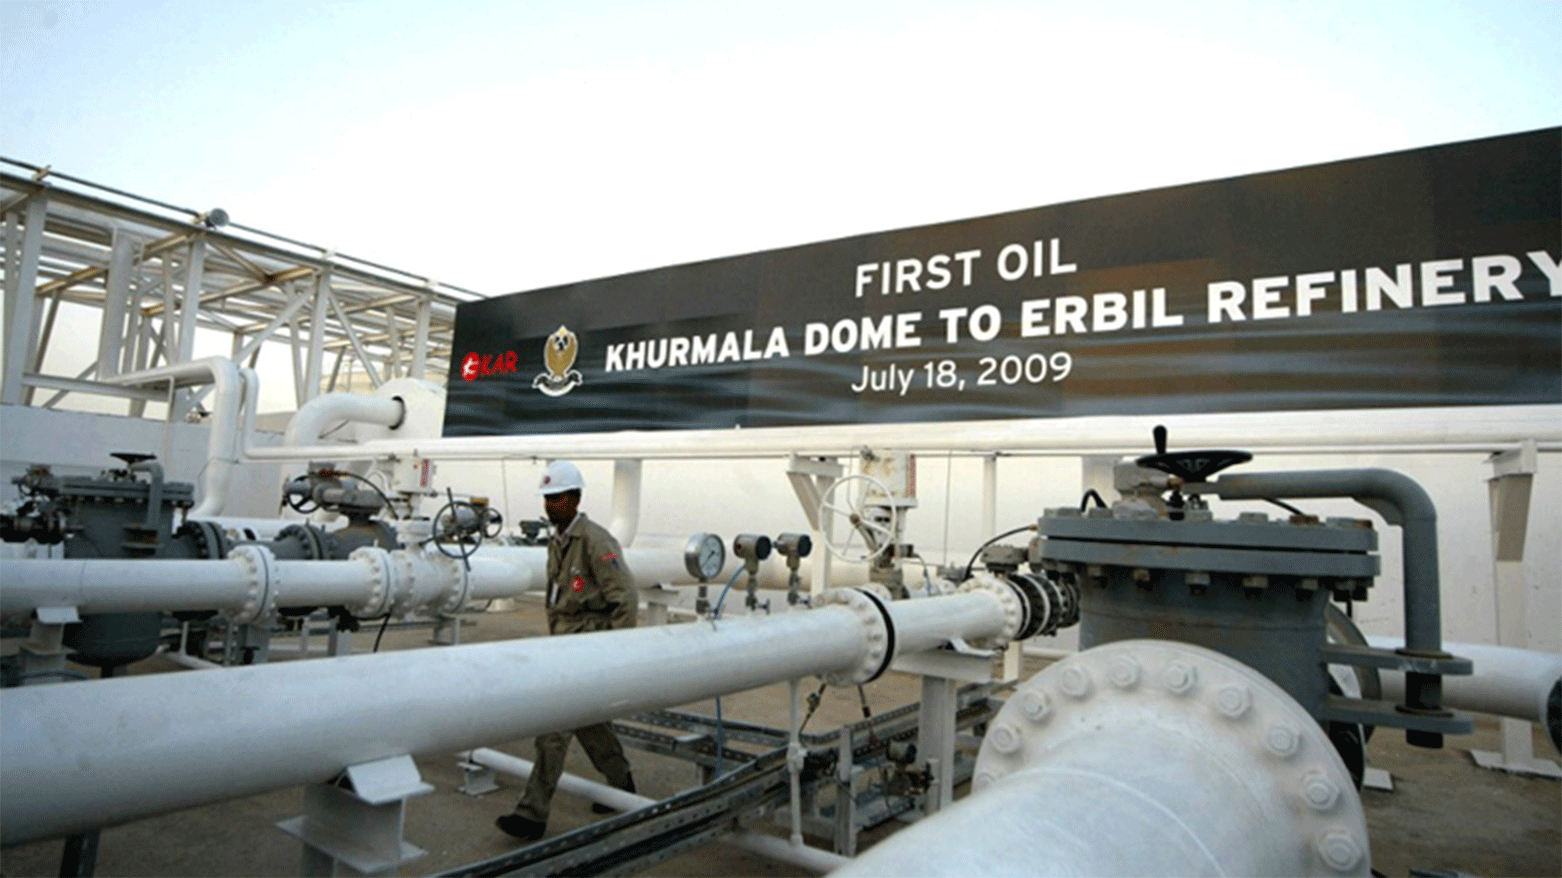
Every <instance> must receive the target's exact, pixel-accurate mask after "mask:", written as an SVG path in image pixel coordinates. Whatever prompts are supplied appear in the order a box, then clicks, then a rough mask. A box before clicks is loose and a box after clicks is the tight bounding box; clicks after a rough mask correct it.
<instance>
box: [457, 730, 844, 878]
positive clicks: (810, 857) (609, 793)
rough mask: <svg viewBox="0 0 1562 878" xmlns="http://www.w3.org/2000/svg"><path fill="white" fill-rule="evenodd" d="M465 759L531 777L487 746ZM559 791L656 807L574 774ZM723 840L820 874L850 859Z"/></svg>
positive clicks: (752, 837) (750, 840)
mask: <svg viewBox="0 0 1562 878" xmlns="http://www.w3.org/2000/svg"><path fill="white" fill-rule="evenodd" d="M467 758H469V759H470V760H471V761H472V762H475V763H477V764H478V765H485V766H487V767H489V768H492V769H493V770H495V771H502V772H504V773H506V774H513V775H515V776H516V777H519V778H521V779H522V780H525V779H526V778H528V777H531V773H532V769H533V767H534V766H533V763H532V762H531V761H530V760H526V759H522V758H520V757H518V756H511V755H510V754H508V753H501V752H499V751H498V750H490V749H488V748H486V747H484V748H480V749H477V750H473V751H472V752H471V753H470V754H468V757H467ZM559 789H561V790H564V791H565V792H567V793H570V794H572V795H576V796H580V797H581V798H584V799H590V800H591V801H593V802H600V803H602V804H604V805H607V806H609V807H612V808H617V809H618V810H620V811H635V810H639V809H640V808H647V807H650V806H651V805H655V804H656V800H655V799H652V798H648V797H646V796H641V795H636V794H635V793H626V792H624V791H623V790H620V789H615V788H613V787H610V786H608V785H607V784H600V783H596V782H594V781H590V780H587V779H586V778H583V777H580V776H579V775H574V774H567V773H566V774H564V775H563V776H561V777H560V778H559ZM723 840H724V841H727V842H730V843H731V844H734V845H737V846H738V847H741V848H743V849H745V850H748V851H752V852H754V853H756V854H760V855H761V856H766V857H770V858H771V859H773V860H779V861H781V862H784V863H790V864H792V865H794V866H798V867H800V868H803V869H808V870H810V871H813V872H818V873H821V874H823V873H825V872H828V871H830V870H831V869H838V868H840V867H841V866H844V865H846V864H847V863H849V862H851V859H850V858H848V857H843V856H841V855H839V854H832V853H830V852H829V851H822V850H819V849H818V848H812V847H808V846H807V845H803V844H788V843H787V842H786V841H785V840H783V839H779V838H776V837H775V836H773V835H766V834H764V833H762V832H754V831H752V830H739V831H737V832H735V833H733V834H731V835H729V836H726V837H725V838H724V839H723Z"/></svg>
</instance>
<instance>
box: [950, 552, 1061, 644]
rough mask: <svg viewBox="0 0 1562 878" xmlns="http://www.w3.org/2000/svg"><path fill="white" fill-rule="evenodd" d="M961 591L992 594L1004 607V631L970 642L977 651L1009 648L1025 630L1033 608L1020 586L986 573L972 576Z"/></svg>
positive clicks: (982, 572) (961, 587)
mask: <svg viewBox="0 0 1562 878" xmlns="http://www.w3.org/2000/svg"><path fill="white" fill-rule="evenodd" d="M960 591H962V592H969V591H989V592H992V593H993V594H994V595H997V597H998V603H999V605H1000V606H1001V607H1003V630H1002V631H1000V632H998V633H997V634H995V635H993V636H992V637H987V638H982V639H980V640H972V641H970V644H971V645H972V646H974V647H976V648H977V649H1002V648H1004V647H1005V646H1008V645H1009V642H1010V641H1012V640H1014V638H1015V635H1017V634H1019V633H1020V632H1021V631H1022V630H1024V628H1025V625H1026V622H1027V620H1028V619H1029V618H1030V614H1031V613H1032V608H1031V607H1030V605H1029V603H1028V601H1026V600H1025V599H1024V597H1023V595H1022V593H1021V592H1020V587H1019V586H1017V585H1015V584H1013V583H1011V582H1009V581H1008V580H1006V579H1000V578H998V577H997V576H994V575H993V574H991V573H988V572H986V571H981V572H978V573H976V574H974V575H972V577H971V578H970V579H967V580H966V581H965V584H964V585H962V586H960ZM1040 609H1041V608H1040V607H1037V608H1035V610H1036V611H1040Z"/></svg>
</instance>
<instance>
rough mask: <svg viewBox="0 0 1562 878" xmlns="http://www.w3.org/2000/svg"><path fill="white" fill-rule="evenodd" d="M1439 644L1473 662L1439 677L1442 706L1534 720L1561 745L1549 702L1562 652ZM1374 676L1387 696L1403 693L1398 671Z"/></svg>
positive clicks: (1389, 642) (1561, 672) (1385, 644)
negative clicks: (1461, 671) (1468, 668)
mask: <svg viewBox="0 0 1562 878" xmlns="http://www.w3.org/2000/svg"><path fill="white" fill-rule="evenodd" d="M1367 642H1368V643H1370V644H1371V645H1373V646H1375V647H1378V648H1379V649H1399V648H1401V647H1402V646H1403V644H1402V643H1401V642H1399V641H1398V640H1396V639H1395V638H1391V637H1380V636H1376V635H1373V636H1369V637H1368V638H1367ZM1443 648H1444V649H1445V650H1447V651H1448V652H1450V653H1453V654H1454V655H1456V656H1459V657H1460V658H1467V659H1470V660H1471V661H1472V662H1473V663H1474V665H1475V669H1474V672H1473V673H1471V674H1469V675H1460V676H1446V677H1444V678H1443V703H1444V704H1445V705H1446V706H1448V707H1453V708H1457V709H1459V710H1473V711H1477V712H1480V713H1489V714H1494V715H1496V716H1506V717H1512V718H1513V719H1520V720H1524V721H1525V722H1531V723H1537V724H1539V725H1540V726H1541V727H1542V728H1544V729H1546V731H1547V734H1548V735H1549V737H1550V738H1551V742H1552V745H1553V746H1555V747H1557V748H1558V750H1562V743H1559V741H1558V738H1559V729H1562V716H1559V715H1558V713H1557V709H1556V708H1555V707H1552V706H1551V702H1550V699H1551V693H1552V691H1553V690H1555V689H1556V688H1557V686H1558V685H1559V684H1562V655H1559V654H1557V653H1554V652H1539V651H1536V650H1532V649H1517V648H1514V647H1511V646H1493V645H1491V644H1487V643H1446V644H1444V645H1443ZM1378 675H1379V678H1380V679H1381V680H1382V681H1383V697H1384V698H1385V699H1386V700H1390V701H1398V700H1399V699H1401V698H1403V697H1404V692H1405V675H1404V674H1403V673H1402V672H1400V671H1390V670H1381V671H1379V672H1378Z"/></svg>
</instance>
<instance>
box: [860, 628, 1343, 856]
mask: <svg viewBox="0 0 1562 878" xmlns="http://www.w3.org/2000/svg"><path fill="white" fill-rule="evenodd" d="M1369 868H1370V857H1369V851H1368V845H1367V828H1366V820H1365V815H1364V814H1363V811H1362V806H1361V800H1360V798H1359V797H1358V796H1357V795H1356V791H1355V787H1354V785H1353V783H1352V781H1351V778H1350V774H1349V772H1348V771H1347V770H1346V768H1345V765H1344V764H1343V763H1342V762H1341V761H1340V758H1339V756H1338V754H1336V753H1335V751H1334V747H1333V746H1332V745H1331V744H1330V743H1329V740H1328V738H1327V736H1326V735H1325V734H1324V733H1323V731H1322V729H1321V728H1320V727H1319V725H1318V723H1317V722H1316V721H1314V720H1313V719H1312V717H1310V716H1309V715H1308V714H1307V712H1306V711H1305V710H1304V709H1302V707H1301V705H1299V704H1297V703H1296V701H1295V700H1293V699H1292V698H1291V697H1290V696H1289V695H1287V694H1286V693H1285V692H1284V691H1283V690H1281V689H1280V687H1278V686H1277V685H1275V684H1274V683H1273V682H1271V681H1269V680H1268V679H1266V678H1265V677H1264V676H1263V675H1262V674H1260V673H1259V672H1258V671H1255V670H1253V669H1252V668H1249V667H1247V666H1246V665H1243V664H1242V663H1240V662H1237V661H1235V660H1234V659H1231V658H1228V657H1226V656H1223V655H1220V654H1219V653H1216V652H1214V651H1212V650H1207V649H1203V648H1201V647H1196V646H1192V645H1189V644H1181V643H1170V642H1166V641H1148V640H1139V641H1119V642H1116V643H1112V644H1108V645H1105V646H1101V647H1096V648H1094V649H1090V650H1087V651H1085V652H1082V653H1079V654H1078V655H1075V656H1071V657H1069V658H1067V659H1064V660H1063V661H1061V662H1058V663H1057V664H1055V665H1053V666H1051V667H1049V668H1048V669H1046V670H1044V671H1042V672H1041V673H1040V674H1038V675H1036V676H1035V677H1033V678H1032V679H1031V680H1029V681H1027V682H1026V683H1025V684H1024V685H1022V686H1021V687H1020V688H1019V689H1017V690H1016V691H1015V693H1014V696H1013V697H1011V698H1010V699H1009V700H1008V702H1007V703H1006V704H1005V705H1004V707H1003V709H1002V710H1000V711H999V713H998V715H997V716H996V717H994V718H993V721H992V723H991V724H990V725H989V728H988V732H987V736H986V738H985V740H984V741H983V743H982V750H981V753H980V755H979V756H978V757H977V764H976V776H975V779H974V782H973V792H972V794H971V795H970V796H969V797H967V798H965V799H963V800H961V801H959V802H956V803H955V804H954V805H953V806H951V807H949V808H946V809H944V810H942V811H940V812H938V813H937V814H935V815H933V816H932V817H930V818H928V819H926V820H923V821H921V822H919V823H917V824H916V825H914V826H912V827H911V828H910V829H906V830H903V831H902V832H900V833H897V834H896V835H894V836H891V837H890V838H888V839H885V840H883V841H881V842H879V843H878V844H877V845H875V846H874V847H873V848H871V849H869V850H868V851H866V852H865V853H863V854H861V855H860V856H858V857H857V858H856V859H855V860H854V861H853V862H852V864H851V865H849V866H846V867H844V868H842V869H841V870H839V871H837V872H835V873H833V874H835V875H837V876H856V875H941V876H950V875H1098V876H1130V875H1154V876H1169V875H1286V876H1290V875H1366V874H1368V871H1369Z"/></svg>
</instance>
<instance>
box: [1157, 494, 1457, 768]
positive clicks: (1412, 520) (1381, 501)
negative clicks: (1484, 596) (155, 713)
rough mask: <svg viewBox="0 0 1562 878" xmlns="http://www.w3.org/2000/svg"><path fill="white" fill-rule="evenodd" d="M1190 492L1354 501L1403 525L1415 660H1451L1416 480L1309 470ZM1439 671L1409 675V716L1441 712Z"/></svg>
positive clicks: (1413, 734) (1408, 640) (1428, 739)
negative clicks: (1444, 645) (1337, 498)
mask: <svg viewBox="0 0 1562 878" xmlns="http://www.w3.org/2000/svg"><path fill="white" fill-rule="evenodd" d="M1183 490H1185V491H1187V492H1189V493H1192V494H1208V493H1213V494H1215V495H1216V496H1218V497H1220V498H1222V499H1225V500H1263V499H1269V498H1303V497H1350V498H1352V499H1354V500H1356V501H1357V502H1359V503H1362V504H1363V505H1365V506H1368V507H1370V508H1371V509H1373V510H1374V511H1376V512H1378V513H1379V514H1381V515H1382V516H1383V517H1384V519H1385V520H1386V521H1387V522H1388V523H1389V524H1392V525H1398V526H1399V528H1400V533H1401V542H1402V545H1403V552H1402V554H1403V562H1404V572H1405V600H1404V604H1405V646H1404V648H1403V649H1401V650H1400V652H1402V653H1404V654H1405V655H1408V656H1412V657H1416V658H1450V656H1449V654H1448V653H1446V652H1444V651H1443V623H1442V609H1441V607H1442V603H1441V602H1442V588H1441V584H1440V582H1439V576H1438V568H1437V507H1436V506H1435V505H1434V504H1433V503H1432V498H1431V496H1430V495H1428V494H1427V492H1426V489H1424V488H1422V487H1421V486H1420V485H1419V484H1418V483H1417V482H1416V481H1415V480H1414V479H1412V478H1410V477H1409V476H1407V475H1405V474H1403V473H1398V472H1395V471H1393V470H1388V469H1347V470H1309V471H1306V472H1295V473H1241V474H1234V475H1232V474H1228V475H1222V476H1220V477H1219V478H1217V479H1216V480H1215V481H1213V482H1209V483H1205V484H1188V485H1185V486H1184V487H1183ZM1442 685H1443V678H1442V675H1440V674H1424V673H1410V674H1407V675H1406V676H1405V701H1404V708H1403V709H1405V710H1406V711H1407V712H1409V713H1412V714H1416V713H1422V714H1427V715H1431V716H1440V715H1444V713H1445V711H1444V710H1443V704H1442ZM1406 739H1407V740H1409V741H1410V742H1411V743H1413V744H1418V745H1421V746H1431V747H1440V746H1442V735H1441V734H1439V733H1436V732H1424V731H1417V730H1410V731H1408V732H1407V733H1406Z"/></svg>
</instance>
